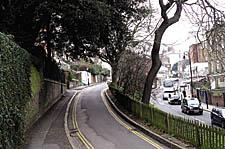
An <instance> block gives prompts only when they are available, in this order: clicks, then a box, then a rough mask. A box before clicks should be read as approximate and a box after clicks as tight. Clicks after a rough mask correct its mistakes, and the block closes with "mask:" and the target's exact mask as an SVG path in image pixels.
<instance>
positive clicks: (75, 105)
mask: <svg viewBox="0 0 225 149" xmlns="http://www.w3.org/2000/svg"><path fill="white" fill-rule="evenodd" d="M79 99H80V98H79V95H78V97H77V100H76V101H75V102H74V105H73V112H72V121H73V127H74V128H75V129H77V131H78V132H77V136H78V137H79V139H80V140H81V141H82V142H83V143H84V145H85V146H86V148H88V149H94V147H93V146H92V145H91V143H90V142H89V141H88V140H87V139H86V138H85V137H84V135H83V134H82V133H81V131H80V129H79V127H78V124H77V118H76V112H77V108H76V107H77V103H78V101H79Z"/></svg>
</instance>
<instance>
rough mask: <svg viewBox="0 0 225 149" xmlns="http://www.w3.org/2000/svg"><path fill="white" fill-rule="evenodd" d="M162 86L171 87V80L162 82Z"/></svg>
mask: <svg viewBox="0 0 225 149" xmlns="http://www.w3.org/2000/svg"><path fill="white" fill-rule="evenodd" d="M163 86H164V87H173V82H172V81H170V82H164V84H163Z"/></svg>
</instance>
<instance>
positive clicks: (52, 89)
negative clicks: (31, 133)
mask: <svg viewBox="0 0 225 149" xmlns="http://www.w3.org/2000/svg"><path fill="white" fill-rule="evenodd" d="M66 88H67V86H66V84H63V83H59V82H56V81H52V80H48V79H44V80H42V82H41V88H40V91H39V92H38V93H37V94H35V95H34V96H33V98H32V100H31V101H30V102H29V103H27V109H26V113H27V129H29V128H30V127H31V126H32V125H33V124H34V123H35V122H36V121H37V120H38V119H39V118H40V117H41V116H42V115H44V114H45V112H47V111H48V109H50V108H51V107H52V105H54V104H55V103H56V102H57V101H58V100H59V99H60V98H61V96H62V95H63V94H64V93H65V92H66Z"/></svg>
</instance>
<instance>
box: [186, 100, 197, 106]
mask: <svg viewBox="0 0 225 149" xmlns="http://www.w3.org/2000/svg"><path fill="white" fill-rule="evenodd" d="M188 105H199V101H198V100H188Z"/></svg>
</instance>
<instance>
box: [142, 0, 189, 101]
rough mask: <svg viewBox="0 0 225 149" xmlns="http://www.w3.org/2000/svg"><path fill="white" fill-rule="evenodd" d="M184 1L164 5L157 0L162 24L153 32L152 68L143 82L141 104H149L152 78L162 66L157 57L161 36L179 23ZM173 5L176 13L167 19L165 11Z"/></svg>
mask: <svg viewBox="0 0 225 149" xmlns="http://www.w3.org/2000/svg"><path fill="white" fill-rule="evenodd" d="M184 1H185V0H184ZM184 1H182V0H180V1H173V0H170V1H169V3H167V4H166V5H164V4H163V0H159V4H160V7H161V16H162V18H163V22H162V24H161V25H160V26H159V28H158V29H157V30H156V32H155V39H154V44H153V48H152V52H151V58H152V67H151V69H150V71H149V72H148V75H147V78H146V81H145V87H144V92H143V96H142V102H144V103H146V104H149V101H150V96H151V92H152V84H153V81H154V78H155V76H156V74H157V72H158V71H159V69H160V67H161V64H162V62H161V60H160V57H159V50H160V44H161V40H162V36H163V34H164V32H165V31H166V29H167V28H168V27H169V26H171V25H172V24H174V23H176V22H177V21H179V19H180V14H181V11H182V3H183V2H184ZM173 3H176V6H177V8H176V12H175V13H174V16H173V17H171V18H168V16H167V10H169V9H170V7H173Z"/></svg>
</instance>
